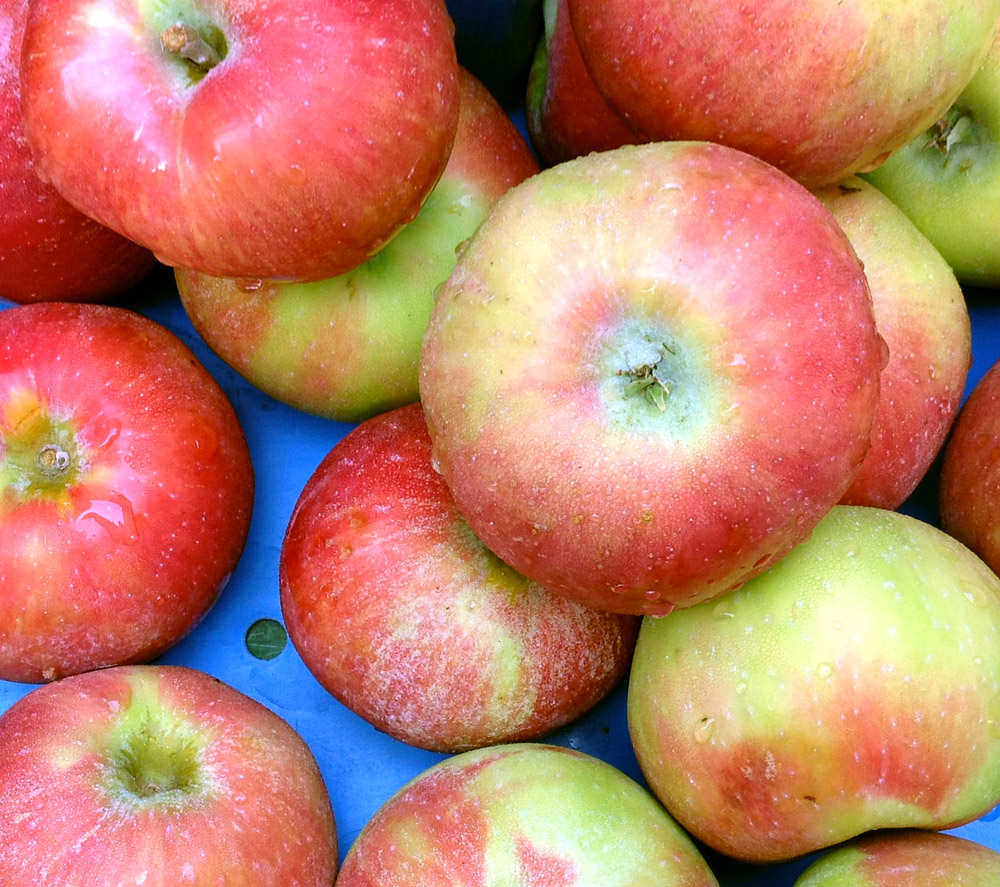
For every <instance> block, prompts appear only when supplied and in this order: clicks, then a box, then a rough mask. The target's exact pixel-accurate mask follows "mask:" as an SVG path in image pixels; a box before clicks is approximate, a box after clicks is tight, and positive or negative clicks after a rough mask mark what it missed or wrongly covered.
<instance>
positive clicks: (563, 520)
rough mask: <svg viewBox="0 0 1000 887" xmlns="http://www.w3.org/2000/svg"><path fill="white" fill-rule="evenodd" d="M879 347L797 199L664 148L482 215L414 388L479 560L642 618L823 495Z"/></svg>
mask: <svg viewBox="0 0 1000 887" xmlns="http://www.w3.org/2000/svg"><path fill="white" fill-rule="evenodd" d="M884 347H885V346H884V343H883V342H882V341H881V339H880V338H879V336H878V333H877V331H876V329H875V321H874V316H873V314H872V306H871V297H870V295H869V292H868V286H867V283H866V281H865V277H864V272H863V270H862V268H861V265H860V264H859V262H858V259H857V257H856V255H855V254H854V251H853V249H852V248H851V246H850V244H849V242H848V240H847V239H846V237H845V236H844V234H843V232H842V231H841V229H840V227H839V226H838V225H837V223H836V221H835V220H834V218H833V216H832V215H831V214H830V212H829V210H827V209H826V208H825V207H824V206H823V205H822V204H821V203H820V202H819V201H818V200H817V199H816V198H815V197H814V196H813V195H812V194H810V193H809V192H808V191H807V190H806V189H805V188H803V187H802V186H800V185H798V184H797V183H796V182H794V181H793V180H792V179H790V178H789V177H788V176H786V175H784V174H783V173H781V172H779V171H778V170H777V169H775V168H774V167H772V166H769V165H768V164H765V163H764V162H762V161H760V160H758V159H757V158H754V157H752V156H750V155H748V154H745V153H743V152H740V151H736V150H734V149H732V148H727V147H724V146H721V145H713V144H709V143H694V142H671V143H667V142H664V143H655V144H649V145H641V146H625V147H621V148H617V149H615V150H613V151H604V152H599V153H594V154H590V155H587V156H586V157H581V158H577V159H574V160H570V161H566V162H565V163H561V164H558V165H557V166H553V167H549V168H548V169H546V170H543V171H542V172H540V173H539V174H538V175H536V176H533V177H532V178H531V179H528V180H527V181H525V182H522V183H521V184H520V185H517V186H515V187H514V188H512V189H511V190H510V191H508V192H507V194H505V195H504V196H503V197H502V198H501V199H500V200H499V201H498V203H497V205H496V206H495V207H494V209H493V211H492V212H491V214H490V215H489V217H488V218H487V219H486V221H485V222H484V223H483V225H482V226H481V227H480V228H479V230H478V231H477V232H476V234H475V235H474V236H473V237H472V239H471V240H470V241H469V244H468V245H467V246H466V248H465V250H464V251H463V253H462V255H461V256H460V258H459V261H458V264H457V266H456V268H455V271H454V272H453V274H452V275H451V277H450V278H449V280H448V282H447V283H446V284H445V286H444V287H443V288H442V290H441V292H440V293H439V295H438V299H437V302H436V303H435V306H434V311H433V312H432V315H431V319H430V322H429V324H428V328H427V333H426V336H425V339H424V346H423V351H422V354H421V364H420V394H421V400H422V403H423V405H424V408H425V411H426V415H427V422H428V427H429V430H430V434H431V438H432V440H433V442H434V460H435V464H436V465H437V467H438V468H439V470H440V471H441V472H442V474H443V476H444V477H445V480H446V481H447V483H448V485H449V487H450V488H451V490H452V493H453V495H454V497H455V501H456V504H457V505H458V508H459V510H460V511H461V512H462V514H463V515H464V516H465V517H466V519H467V520H468V522H469V525H470V526H471V527H472V530H473V532H474V533H475V534H476V535H477V536H478V537H479V538H480V539H482V541H483V542H484V543H485V544H486V545H487V546H488V547H489V548H490V549H491V550H492V551H494V552H495V553H496V554H497V556H498V557H500V558H501V559H502V560H503V561H505V562H506V563H508V564H510V565H511V566H512V567H514V569H516V570H517V571H518V572H520V573H523V574H524V575H525V576H527V577H528V578H530V579H533V580H534V581H536V582H538V583H540V584H541V585H544V586H545V587H546V588H549V589H551V590H554V591H557V592H559V593H562V594H565V595H567V596H569V597H571V598H573V599H574V600H577V601H579V602H580V603H583V604H586V605H589V606H593V607H596V608H598V609H608V610H614V611H618V612H629V613H653V614H663V613H666V612H668V611H669V610H670V609H672V608H673V607H675V606H689V605H691V604H694V603H696V602H698V601H700V600H705V599H707V598H710V597H713V596H717V595H719V594H722V593H724V592H725V591H727V590H728V589H730V588H732V587H734V586H735V585H738V584H739V583H741V582H744V581H746V580H747V579H748V578H750V577H751V576H752V575H755V574H756V573H759V572H762V571H763V570H764V569H765V568H766V566H767V565H768V564H769V563H771V562H773V561H774V560H775V559H777V558H779V557H780V556H781V555H783V554H784V553H785V552H786V551H788V550H789V549H790V548H791V547H792V546H793V545H795V544H796V543H798V542H800V541H801V540H802V539H804V538H805V537H806V536H807V535H808V533H809V531H810V530H811V529H812V527H813V526H815V524H816V523H817V522H818V521H819V520H820V518H821V517H822V516H823V515H824V514H825V513H826V512H827V510H828V509H829V508H830V507H831V506H832V505H833V504H834V503H836V502H837V501H838V500H839V499H840V497H841V496H842V495H843V494H844V493H845V492H846V490H847V488H848V486H849V485H850V483H851V481H852V480H853V478H854V476H855V474H856V473H857V471H858V469H859V468H860V465H861V461H862V459H863V458H864V455H865V453H866V452H867V450H868V447H869V443H870V437H871V428H872V423H873V419H874V415H875V406H876V403H877V401H878V374H879V371H880V369H881V367H882V364H883V361H884V359H885V353H884Z"/></svg>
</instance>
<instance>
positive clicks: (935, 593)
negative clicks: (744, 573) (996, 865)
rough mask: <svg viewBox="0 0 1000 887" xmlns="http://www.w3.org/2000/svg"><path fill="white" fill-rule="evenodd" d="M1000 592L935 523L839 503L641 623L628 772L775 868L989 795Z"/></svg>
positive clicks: (740, 852) (681, 814) (686, 821)
mask: <svg viewBox="0 0 1000 887" xmlns="http://www.w3.org/2000/svg"><path fill="white" fill-rule="evenodd" d="M998 635H1000V579H998V577H997V576H996V574H994V573H993V572H992V571H991V570H990V569H989V568H988V567H987V565H986V564H985V563H983V561H982V560H980V559H979V558H978V557H976V556H975V554H973V553H972V552H971V551H970V550H969V549H968V548H966V547H965V546H963V545H962V544H961V543H959V542H958V541H956V540H955V539H953V538H952V537H951V536H949V535H947V534H946V533H944V532H942V531H941V530H939V529H937V528H936V527H934V526H933V525H931V524H928V523H924V522H922V521H919V520H917V519H916V518H912V517H909V516H906V515H903V514H900V513H898V512H893V511H887V510H885V509H881V508H870V507H864V506H850V505H837V506H835V507H834V508H833V509H832V510H831V511H830V513H829V514H828V515H827V516H826V517H825V518H824V519H823V521H822V522H821V523H820V524H819V526H817V527H816V529H815V530H814V531H813V533H812V536H811V537H810V539H809V540H808V541H806V542H804V543H802V544H801V545H800V546H798V547H797V548H795V549H794V550H793V551H792V552H791V553H790V554H789V555H788V556H787V557H785V558H784V559H783V560H782V561H780V562H779V563H777V564H775V565H774V566H773V567H772V568H771V569H770V570H768V572H766V573H764V574H763V575H761V576H758V577H757V578H755V579H753V580H752V581H750V582H748V583H747V584H746V585H744V586H743V587H742V588H741V589H739V590H737V591H734V592H731V593H730V594H729V595H726V596H725V597H723V598H720V599H719V600H717V601H714V602H710V603H707V604H702V605H700V606H698V607H694V608H691V609H687V610H678V611H677V612H675V613H671V614H670V615H669V616H666V617H664V618H663V619H660V620H651V619H646V620H644V621H643V624H642V628H641V629H640V630H639V640H638V642H637V645H636V650H635V656H634V658H633V665H632V672H631V674H630V677H629V686H628V724H629V731H630V735H631V737H632V744H633V748H634V750H635V753H636V758H637V760H638V762H639V767H640V769H641V771H642V773H643V775H644V776H645V778H646V780H647V782H648V784H649V786H650V788H651V789H652V791H653V792H654V793H655V794H656V795H657V796H658V797H659V798H660V800H661V801H662V802H663V803H664V805H665V806H666V808H667V810H669V811H670V813H671V814H672V815H673V816H674V818H675V819H676V820H677V821H678V823H680V825H681V826H683V827H684V828H686V829H687V830H688V831H689V832H690V833H691V834H692V835H693V836H694V837H695V838H696V839H699V840H701V841H703V842H704V843H705V844H707V845H708V846H710V847H713V848H714V849H716V850H718V851H719V852H721V853H723V854H725V855H727V856H730V857H734V858H736V859H741V860H746V861H748V862H755V863H765V862H776V861H781V860H789V859H793V858H797V857H800V856H802V855H804V854H807V853H809V852H812V851H815V850H819V849H822V848H824V847H828V846H831V845H833V844H835V843H838V842H840V841H844V840H847V839H849V838H852V837H854V836H856V835H859V834H862V833H864V832H867V831H871V830H874V829H879V828H889V827H891V828H903V827H919V828H927V829H946V828H952V827H955V826H958V825H962V824H964V823H966V822H969V821H971V820H974V819H977V818H979V817H980V816H982V815H983V814H984V813H986V812H988V811H989V810H990V809H992V808H993V807H994V806H995V805H996V803H997V802H998V801H1000V731H998V730H997V728H996V724H997V720H998V718H1000V695H998V691H1000V643H998Z"/></svg>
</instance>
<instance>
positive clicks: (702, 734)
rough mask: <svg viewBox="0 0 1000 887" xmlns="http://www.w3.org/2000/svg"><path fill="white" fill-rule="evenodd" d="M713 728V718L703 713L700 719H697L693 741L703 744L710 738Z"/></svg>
mask: <svg viewBox="0 0 1000 887" xmlns="http://www.w3.org/2000/svg"><path fill="white" fill-rule="evenodd" d="M714 729H715V718H713V717H711V716H709V715H705V717H703V718H702V719H701V720H700V721H698V724H697V726H695V728H694V741H695V742H697V743H698V745H704V744H705V743H706V742H708V740H709V739H711V738H712V733H713V731H714Z"/></svg>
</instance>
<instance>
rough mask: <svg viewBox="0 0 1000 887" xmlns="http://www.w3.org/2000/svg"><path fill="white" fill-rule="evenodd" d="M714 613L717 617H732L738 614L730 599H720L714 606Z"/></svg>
mask: <svg viewBox="0 0 1000 887" xmlns="http://www.w3.org/2000/svg"><path fill="white" fill-rule="evenodd" d="M712 615H713V616H714V617H715V618H716V619H732V618H734V617H735V616H736V613H734V612H733V607H732V605H731V604H730V602H729V601H725V600H722V601H719V602H718V603H717V604H716V605H715V606H714V607H712Z"/></svg>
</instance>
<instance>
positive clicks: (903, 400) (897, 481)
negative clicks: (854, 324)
mask: <svg viewBox="0 0 1000 887" xmlns="http://www.w3.org/2000/svg"><path fill="white" fill-rule="evenodd" d="M815 193H816V196H817V197H819V199H820V200H821V201H822V202H823V204H824V205H825V206H826V208H827V209H829V210H830V212H831V213H833V216H834V218H835V219H836V220H837V222H838V223H839V224H840V226H841V228H843V229H844V233H845V234H846V235H847V237H848V239H849V240H850V241H851V244H852V245H853V246H854V251H855V252H856V253H857V254H858V258H859V259H861V262H862V264H863V265H864V267H865V276H866V277H867V278H868V287H869V289H870V290H871V294H872V307H873V309H874V311H875V326H876V328H877V329H878V331H879V334H880V335H881V336H882V338H883V339H884V340H885V342H886V345H887V346H888V349H889V362H888V363H887V364H886V366H885V369H884V370H883V371H882V375H881V377H880V380H879V385H880V394H879V404H878V409H877V411H876V413H875V427H874V429H873V431H872V445H871V448H870V449H869V450H868V453H867V455H866V456H865V459H864V462H862V464H861V471H860V472H859V473H858V475H857V477H855V479H854V481H853V483H852V484H851V486H850V488H849V489H848V490H847V493H846V494H845V495H844V497H843V498H842V499H841V502H844V503H846V504H851V505H874V506H877V507H880V508H890V509H895V508H898V507H899V506H900V505H902V504H903V502H905V501H906V499H907V498H908V497H909V496H910V494H911V493H912V492H913V491H914V489H916V487H917V484H918V483H919V482H920V481H921V480H922V479H923V477H924V475H925V474H926V473H927V471H928V469H929V468H930V466H931V464H932V463H933V461H934V459H935V458H936V457H937V455H938V452H939V451H940V449H941V447H942V446H943V444H944V441H945V437H946V435H947V434H948V431H949V429H950V428H951V425H952V422H953V421H954V420H955V416H956V414H957V413H958V407H959V403H960V402H961V399H962V392H963V390H964V388H965V379H966V376H967V375H968V372H969V365H970V363H971V362H972V328H971V323H970V320H969V309H968V308H967V307H966V304H965V296H964V295H963V293H962V289H961V287H960V286H959V285H958V281H957V280H956V279H955V275H954V274H953V273H952V270H951V268H949V267H948V263H947V262H945V260H944V259H943V258H942V257H941V254H940V253H939V252H938V251H937V250H936V249H935V248H934V246H933V244H932V243H931V242H930V241H929V240H928V239H927V238H926V237H924V235H923V234H921V233H920V231H918V230H917V228H916V227H915V226H914V224H913V223H912V222H911V221H910V220H909V219H908V218H907V217H906V214H905V213H903V211H902V210H901V209H899V207H897V206H896V205H895V204H893V203H892V202H891V201H890V200H889V199H888V198H887V197H885V196H884V195H883V194H882V193H881V192H880V191H878V190H877V189H876V188H875V187H874V186H873V185H869V184H867V183H866V182H864V181H862V180H861V179H859V178H857V177H852V178H850V179H847V180H845V181H844V182H842V183H841V184H839V185H831V186H830V187H828V188H822V189H819V190H818V191H816V192H815Z"/></svg>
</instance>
